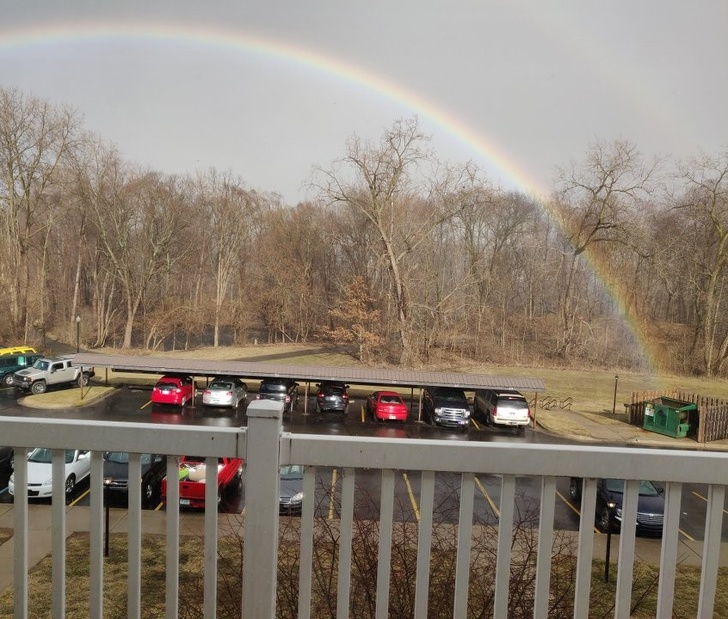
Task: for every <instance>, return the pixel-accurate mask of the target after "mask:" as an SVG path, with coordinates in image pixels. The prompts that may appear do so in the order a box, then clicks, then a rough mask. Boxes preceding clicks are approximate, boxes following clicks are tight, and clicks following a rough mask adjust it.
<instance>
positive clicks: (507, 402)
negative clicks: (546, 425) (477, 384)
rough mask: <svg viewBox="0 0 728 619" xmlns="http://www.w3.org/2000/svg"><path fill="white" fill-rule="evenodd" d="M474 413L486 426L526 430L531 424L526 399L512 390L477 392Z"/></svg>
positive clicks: (484, 390) (529, 410)
mask: <svg viewBox="0 0 728 619" xmlns="http://www.w3.org/2000/svg"><path fill="white" fill-rule="evenodd" d="M474 413H475V416H476V417H479V418H481V419H482V420H483V421H484V423H485V424H486V425H489V426H490V425H495V426H512V427H516V428H520V429H524V428H525V427H526V426H527V425H528V424H530V423H531V409H530V408H529V406H528V402H527V401H526V398H524V397H523V396H522V395H521V394H520V393H519V392H518V391H514V390H512V389H499V390H495V389H483V390H479V391H476V392H475V400H474Z"/></svg>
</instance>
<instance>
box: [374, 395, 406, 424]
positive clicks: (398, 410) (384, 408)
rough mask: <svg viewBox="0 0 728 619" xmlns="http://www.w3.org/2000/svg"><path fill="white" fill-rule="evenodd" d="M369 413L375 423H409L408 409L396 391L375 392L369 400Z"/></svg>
mask: <svg viewBox="0 0 728 619" xmlns="http://www.w3.org/2000/svg"><path fill="white" fill-rule="evenodd" d="M367 412H368V413H369V414H370V415H371V416H372V418H373V419H374V421H387V420H392V421H407V414H408V412H409V411H408V409H407V405H406V404H405V403H404V400H403V399H402V396H401V395H399V394H398V393H397V392H395V391H375V392H374V393H372V394H371V395H370V396H369V397H368V398H367Z"/></svg>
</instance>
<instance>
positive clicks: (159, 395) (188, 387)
mask: <svg viewBox="0 0 728 619" xmlns="http://www.w3.org/2000/svg"><path fill="white" fill-rule="evenodd" d="M194 397H195V384H194V382H193V381H192V377H190V376H162V378H160V379H159V381H158V382H157V384H156V385H154V389H152V402H154V403H155V404H175V405H178V406H184V405H185V404H186V403H187V402H189V401H192V400H193V399H194Z"/></svg>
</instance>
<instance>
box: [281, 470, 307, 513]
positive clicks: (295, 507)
mask: <svg viewBox="0 0 728 619" xmlns="http://www.w3.org/2000/svg"><path fill="white" fill-rule="evenodd" d="M279 495H280V513H281V514H289V515H290V514H300V513H301V509H302V507H303V466H301V465H300V464H286V465H284V466H282V467H281V468H280V490H279Z"/></svg>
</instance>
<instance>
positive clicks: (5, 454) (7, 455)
mask: <svg viewBox="0 0 728 619" xmlns="http://www.w3.org/2000/svg"><path fill="white" fill-rule="evenodd" d="M13 453H14V448H13V447H0V467H3V468H9V469H12V468H13Z"/></svg>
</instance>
